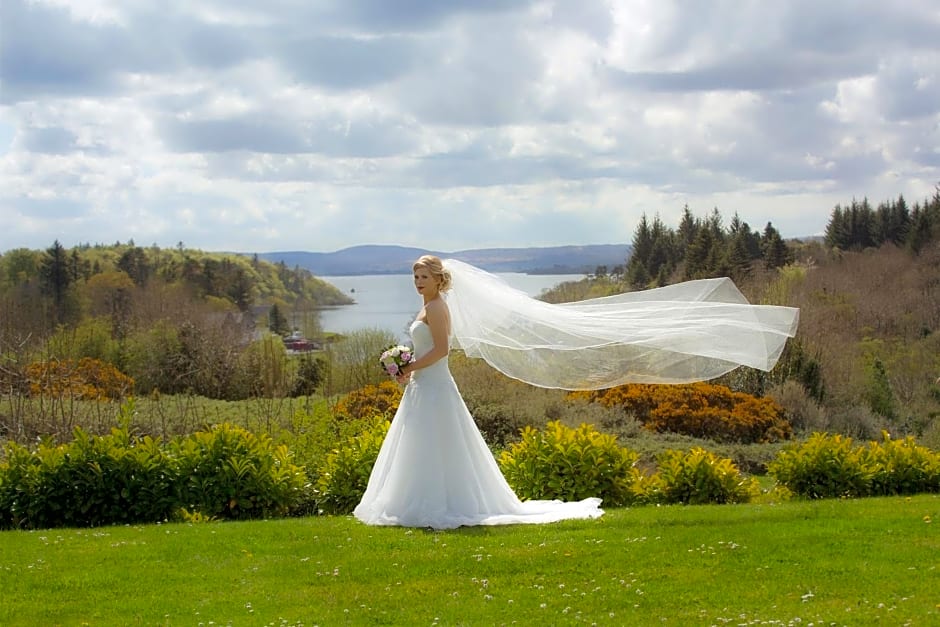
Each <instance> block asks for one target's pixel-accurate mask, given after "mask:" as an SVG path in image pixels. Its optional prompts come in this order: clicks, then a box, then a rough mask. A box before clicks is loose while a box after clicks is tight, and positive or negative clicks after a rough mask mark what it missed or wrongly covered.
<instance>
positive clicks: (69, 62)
mask: <svg viewBox="0 0 940 627" xmlns="http://www.w3.org/2000/svg"><path fill="white" fill-rule="evenodd" d="M0 28H2V33H0V252H2V251H5V250H9V249H12V248H17V247H22V246H25V247H29V248H45V247H47V246H49V245H50V244H51V243H52V241H53V240H55V239H59V240H60V241H61V242H62V243H63V244H64V245H66V246H74V245H76V244H80V243H85V242H89V243H98V242H100V243H113V242H115V241H122V242H126V241H128V240H130V239H133V240H134V241H135V243H137V244H139V245H149V244H152V243H156V244H158V245H160V246H164V247H167V246H175V245H177V243H178V242H183V243H184V245H186V246H188V247H194V248H201V249H204V250H234V251H243V252H248V251H259V252H264V251H278V250H281V251H283V250H308V251H322V252H329V251H334V250H339V249H341V248H345V247H348V246H353V245H357V244H375V243H381V244H402V245H408V246H418V247H422V248H428V249H434V250H442V251H457V250H462V249H468V248H484V247H493V246H510V247H521V246H553V245H563V244H608V243H628V242H630V240H631V239H632V236H633V232H634V229H635V226H636V222H637V220H638V218H639V217H640V216H641V215H642V214H643V213H646V214H647V215H648V216H653V215H655V214H659V215H660V217H661V218H662V219H663V221H664V222H665V223H666V224H667V225H669V226H672V227H675V226H677V225H678V216H679V214H680V212H681V211H682V208H683V206H684V205H686V204H688V206H689V207H690V208H691V210H692V211H693V213H695V214H696V215H700V216H704V215H706V214H707V213H708V212H710V211H711V210H712V208H714V207H718V209H719V211H720V212H721V213H722V214H723V215H724V216H726V218H729V217H730V216H731V215H732V214H733V213H734V212H737V213H738V214H739V215H740V216H741V217H742V218H743V219H744V220H745V221H746V222H748V223H749V224H750V225H751V226H752V228H757V229H762V228H763V226H764V225H765V224H766V223H767V222H768V221H771V222H773V224H774V225H775V226H776V227H777V228H778V229H779V230H780V231H781V233H783V235H784V236H787V237H797V236H802V235H812V234H818V233H820V232H821V231H822V230H823V229H824V228H825V225H826V223H827V221H828V218H829V215H830V212H831V210H832V207H833V206H834V205H835V204H836V203H840V202H841V203H845V202H850V201H851V199H852V198H853V197H857V198H861V197H863V196H867V197H868V198H869V199H870V200H871V201H873V202H874V203H878V202H881V201H884V200H888V199H893V198H896V197H897V195H898V194H903V195H904V196H905V197H906V198H907V199H908V200H909V201H910V202H914V201H916V200H923V199H924V198H926V197H927V196H929V195H931V194H932V193H933V192H934V190H935V186H936V185H938V183H940V3H938V2H937V1H936V0H900V1H899V2H885V1H884V0H877V1H866V0H848V1H838V0H826V1H822V2H821V1H820V0H812V1H805V2H804V1H792V2H782V1H781V2H769V1H762V0H755V1H744V0H740V1H726V2H718V1H704V0H703V1H700V2H691V1H689V2H669V1H664V0H648V1H633V0H619V1H618V0H607V1H601V0H547V1H541V0H535V1H524V0H397V1H396V0H2V2H0Z"/></svg>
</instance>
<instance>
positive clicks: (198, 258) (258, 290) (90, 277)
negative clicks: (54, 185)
mask: <svg viewBox="0 0 940 627" xmlns="http://www.w3.org/2000/svg"><path fill="white" fill-rule="evenodd" d="M349 302H351V300H350V299H349V297H347V296H346V295H345V294H343V293H342V292H340V291H339V290H337V289H336V288H335V287H334V286H332V285H330V284H329V283H327V282H325V281H323V280H321V279H319V278H317V277H315V276H313V274H312V273H310V272H309V271H308V270H306V269H303V268H299V267H294V268H289V267H287V266H286V265H285V264H284V263H283V262H280V263H271V262H269V261H264V260H261V259H259V258H258V257H257V256H253V257H248V256H241V255H235V254H220V253H206V252H202V251H198V250H191V249H186V248H184V247H183V246H182V245H180V246H178V247H177V248H175V249H161V248H159V247H157V246H151V247H148V248H143V247H139V246H136V245H134V243H133V241H131V242H129V243H127V244H121V243H117V244H115V245H112V246H105V245H96V246H88V245H83V246H76V247H74V248H71V249H67V248H65V247H64V246H63V245H62V244H61V243H60V242H59V241H55V242H53V244H52V245H51V246H50V247H49V248H47V249H45V250H40V251H36V250H30V249H26V248H18V249H14V250H11V251H8V252H6V253H4V254H3V255H0V357H2V358H3V359H2V360H0V385H2V387H3V389H4V392H9V391H10V390H13V389H19V388H20V387H22V382H23V381H25V380H26V378H27V377H26V373H27V369H28V367H29V366H30V364H33V363H36V362H41V361H42V362H44V361H49V360H70V362H69V363H75V364H77V363H78V362H79V360H81V359H82V358H86V357H87V358H93V359H97V360H100V361H102V362H104V363H108V364H112V365H114V366H115V367H116V368H118V369H119V370H120V371H121V372H122V373H125V374H127V375H129V376H131V377H132V378H133V379H134V381H135V389H136V390H137V391H138V393H149V392H151V391H160V392H163V393H178V392H193V393H196V394H200V395H204V396H210V397H213V398H228V399H234V398H245V397H248V396H252V395H259V394H270V393H273V392H272V391H273V390H274V388H278V389H285V390H287V391H288V392H289V391H290V390H291V389H293V388H295V387H297V386H294V385H293V383H292V382H291V376H292V375H294V374H297V373H295V372H290V373H284V372H282V371H283V367H282V366H281V365H278V366H277V368H274V367H273V366H272V364H275V363H276V364H282V360H280V359H279V358H278V357H277V355H280V354H281V353H283V346H281V347H280V348H278V347H275V346H274V345H273V344H272V342H273V343H277V344H280V340H279V339H278V338H277V335H280V334H283V333H287V332H289V331H291V330H293V329H299V330H301V331H302V332H304V333H306V334H308V335H310V336H315V335H317V334H319V333H320V328H319V316H318V313H317V310H318V309H319V308H321V307H324V306H333V305H340V304H347V303H349ZM272 309H275V310H276V311H277V312H279V313H278V316H277V321H278V324H277V325H276V328H275V329H273V332H274V333H273V338H272V337H270V336H269V337H266V333H267V331H268V327H269V325H270V322H269V319H268V318H269V316H267V315H265V314H267V313H268V312H269V311H270V310H272ZM308 361H309V360H308ZM308 366H309V367H308ZM314 366H315V364H313V365H311V364H307V363H302V364H299V365H297V367H296V368H295V370H296V369H299V371H300V374H301V375H303V374H304V369H305V368H306V370H307V371H308V372H307V373H306V375H304V376H305V377H306V379H311V377H312V376H313V375H315V374H316V372H314V371H315V370H316V369H317V368H316V367H314ZM272 369H273V371H275V374H276V375H277V376H275V377H274V379H277V380H276V381H275V380H274V379H272V377H271V376H268V375H269V374H270V372H266V370H267V371H272ZM288 375H291V376H288ZM294 378H296V377H294ZM306 379H305V380H306ZM307 383H309V382H307ZM307 383H304V382H303V381H301V382H299V384H300V386H301V388H304V389H306V388H308V387H309V385H307ZM262 388H263V389H262ZM295 391H297V390H295Z"/></svg>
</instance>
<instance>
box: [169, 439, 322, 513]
mask: <svg viewBox="0 0 940 627" xmlns="http://www.w3.org/2000/svg"><path fill="white" fill-rule="evenodd" d="M172 452H173V455H174V456H175V457H176V458H177V461H178V464H179V472H180V476H181V478H182V482H181V485H180V499H181V503H182V504H183V507H184V508H185V509H186V510H187V511H189V512H199V513H201V514H203V515H205V516H209V517H213V518H223V519H225V518H230V519H231V518H234V519H244V518H264V517H266V516H272V515H273V516H283V515H286V514H288V513H289V512H290V511H291V510H292V509H293V508H294V507H295V506H296V505H297V504H298V503H299V502H300V501H301V500H302V499H303V491H304V486H305V484H306V474H305V473H304V471H303V468H301V467H299V466H297V465H295V464H294V463H293V462H292V459H291V455H290V453H289V452H288V450H287V447H286V446H285V445H283V444H282V445H275V444H274V443H272V441H271V438H269V437H268V436H266V435H263V436H256V435H254V434H253V433H251V432H250V431H247V430H245V429H243V428H241V427H238V426H235V425H232V424H229V423H223V424H220V425H216V426H214V427H213V428H212V429H211V430H209V431H200V432H197V433H194V434H192V435H190V436H189V437H187V438H185V439H182V440H177V441H175V442H174V443H173V446H172Z"/></svg>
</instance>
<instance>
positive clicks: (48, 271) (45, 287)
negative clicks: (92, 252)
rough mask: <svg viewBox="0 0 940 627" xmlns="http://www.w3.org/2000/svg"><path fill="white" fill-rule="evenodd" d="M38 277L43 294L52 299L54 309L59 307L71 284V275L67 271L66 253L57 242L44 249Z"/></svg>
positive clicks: (67, 260)
mask: <svg viewBox="0 0 940 627" xmlns="http://www.w3.org/2000/svg"><path fill="white" fill-rule="evenodd" d="M39 277H40V281H41V283H40V284H41V287H42V291H43V293H44V294H46V295H47V296H51V297H52V300H53V302H54V303H55V305H56V307H61V306H62V304H63V302H64V301H65V294H66V292H67V291H68V288H69V285H70V284H71V282H72V273H71V272H70V271H69V259H68V253H66V252H65V247H63V246H62V244H60V243H59V240H56V241H55V242H53V244H52V246H50V247H49V248H47V249H46V254H45V255H44V256H43V259H42V262H41V265H40V268H39Z"/></svg>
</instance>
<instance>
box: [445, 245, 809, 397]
mask: <svg viewBox="0 0 940 627" xmlns="http://www.w3.org/2000/svg"><path fill="white" fill-rule="evenodd" d="M444 267H445V268H447V269H448V270H449V271H450V273H451V276H452V279H453V285H452V288H451V289H450V290H449V291H448V292H447V293H446V295H445V298H446V300H447V304H448V307H449V309H450V315H451V325H452V332H451V335H452V343H453V345H454V347H455V348H460V349H462V350H463V351H464V352H465V353H466V354H467V355H469V356H471V357H480V358H483V359H485V360H486V361H487V362H488V363H489V364H490V365H492V366H493V367H494V368H496V369H497V370H499V371H500V372H502V373H503V374H506V375H508V376H510V377H513V378H515V379H519V380H521V381H525V382H526V383H530V384H532V385H536V386H539V387H546V388H561V389H566V390H593V389H602V388H608V387H613V386H617V385H622V384H624V383H689V382H693V381H704V380H706V379H712V378H715V377H717V376H720V375H722V374H725V373H726V372H729V371H731V370H733V369H735V368H737V367H738V366H750V367H752V368H758V369H761V370H770V369H771V368H773V366H774V364H776V363H777V360H778V359H779V358H780V354H781V352H782V351H783V348H784V345H785V344H786V341H787V338H789V337H793V336H794V335H795V334H796V327H797V323H798V320H799V310H798V309H795V308H793V307H778V306H769V305H751V304H750V303H748V301H747V299H746V298H745V297H744V295H743V294H741V292H740V291H739V290H738V288H737V287H736V286H735V285H734V283H733V282H732V281H731V279H727V278H721V279H703V280H699V281H687V282H685V283H679V284H676V285H670V286H667V287H661V288H656V289H651V290H645V291H641V292H628V293H626V294H619V295H616V296H608V297H604V298H595V299H590V300H584V301H579V302H574V303H566V304H561V305H553V304H549V303H545V302H543V301H540V300H537V299H535V298H532V297H530V296H529V295H528V294H526V293H525V292H522V291H519V290H516V289H514V288H512V287H511V286H509V285H508V284H506V283H505V282H504V281H503V280H502V279H500V278H499V277H497V276H494V275H492V274H490V273H488V272H485V271H483V270H481V269H479V268H476V267H474V266H471V265H469V264H466V263H463V262H461V261H457V260H456V259H447V260H445V261H444Z"/></svg>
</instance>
